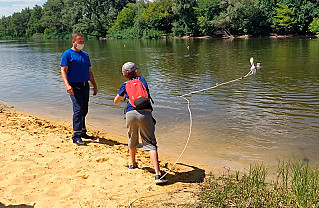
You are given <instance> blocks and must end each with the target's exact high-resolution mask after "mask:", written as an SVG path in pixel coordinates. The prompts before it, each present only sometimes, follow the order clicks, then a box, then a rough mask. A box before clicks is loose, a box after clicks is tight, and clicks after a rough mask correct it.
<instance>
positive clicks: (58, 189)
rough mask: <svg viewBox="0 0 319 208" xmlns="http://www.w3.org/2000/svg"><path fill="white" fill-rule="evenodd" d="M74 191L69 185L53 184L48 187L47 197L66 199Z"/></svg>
mask: <svg viewBox="0 0 319 208" xmlns="http://www.w3.org/2000/svg"><path fill="white" fill-rule="evenodd" d="M71 191H72V188H71V186H70V185H69V184H65V183H62V184H56V183H53V184H52V185H51V186H49V187H48V189H47V191H46V193H45V196H47V197H65V196H67V195H69V194H70V193H71Z"/></svg>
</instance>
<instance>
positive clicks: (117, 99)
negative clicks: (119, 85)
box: [114, 94, 124, 104]
mask: <svg viewBox="0 0 319 208" xmlns="http://www.w3.org/2000/svg"><path fill="white" fill-rule="evenodd" d="M122 98H124V96H120V95H119V94H117V95H116V96H115V98H114V103H115V104H116V103H119V102H120V101H121V99H122Z"/></svg>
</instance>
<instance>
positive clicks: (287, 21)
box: [274, 3, 297, 33]
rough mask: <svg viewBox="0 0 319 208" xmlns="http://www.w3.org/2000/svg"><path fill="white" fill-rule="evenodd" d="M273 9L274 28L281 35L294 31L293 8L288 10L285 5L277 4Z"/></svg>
mask: <svg viewBox="0 0 319 208" xmlns="http://www.w3.org/2000/svg"><path fill="white" fill-rule="evenodd" d="M277 6H278V7H277V8H275V11H276V16H275V17H274V26H275V27H276V29H278V31H279V32H282V33H291V32H294V31H296V23H297V21H296V19H295V8H294V7H292V8H289V7H288V5H286V4H281V3H278V4H277Z"/></svg>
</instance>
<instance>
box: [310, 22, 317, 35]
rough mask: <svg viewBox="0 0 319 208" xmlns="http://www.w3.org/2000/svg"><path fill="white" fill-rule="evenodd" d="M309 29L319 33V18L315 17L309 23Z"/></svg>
mask: <svg viewBox="0 0 319 208" xmlns="http://www.w3.org/2000/svg"><path fill="white" fill-rule="evenodd" d="M309 30H310V31H311V32H313V33H316V34H319V18H314V19H313V21H312V22H311V23H310V25H309Z"/></svg>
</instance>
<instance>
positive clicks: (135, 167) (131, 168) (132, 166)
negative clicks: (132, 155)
mask: <svg viewBox="0 0 319 208" xmlns="http://www.w3.org/2000/svg"><path fill="white" fill-rule="evenodd" d="M137 168H138V166H137V164H134V165H130V166H129V167H128V169H129V170H133V169H137Z"/></svg>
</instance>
